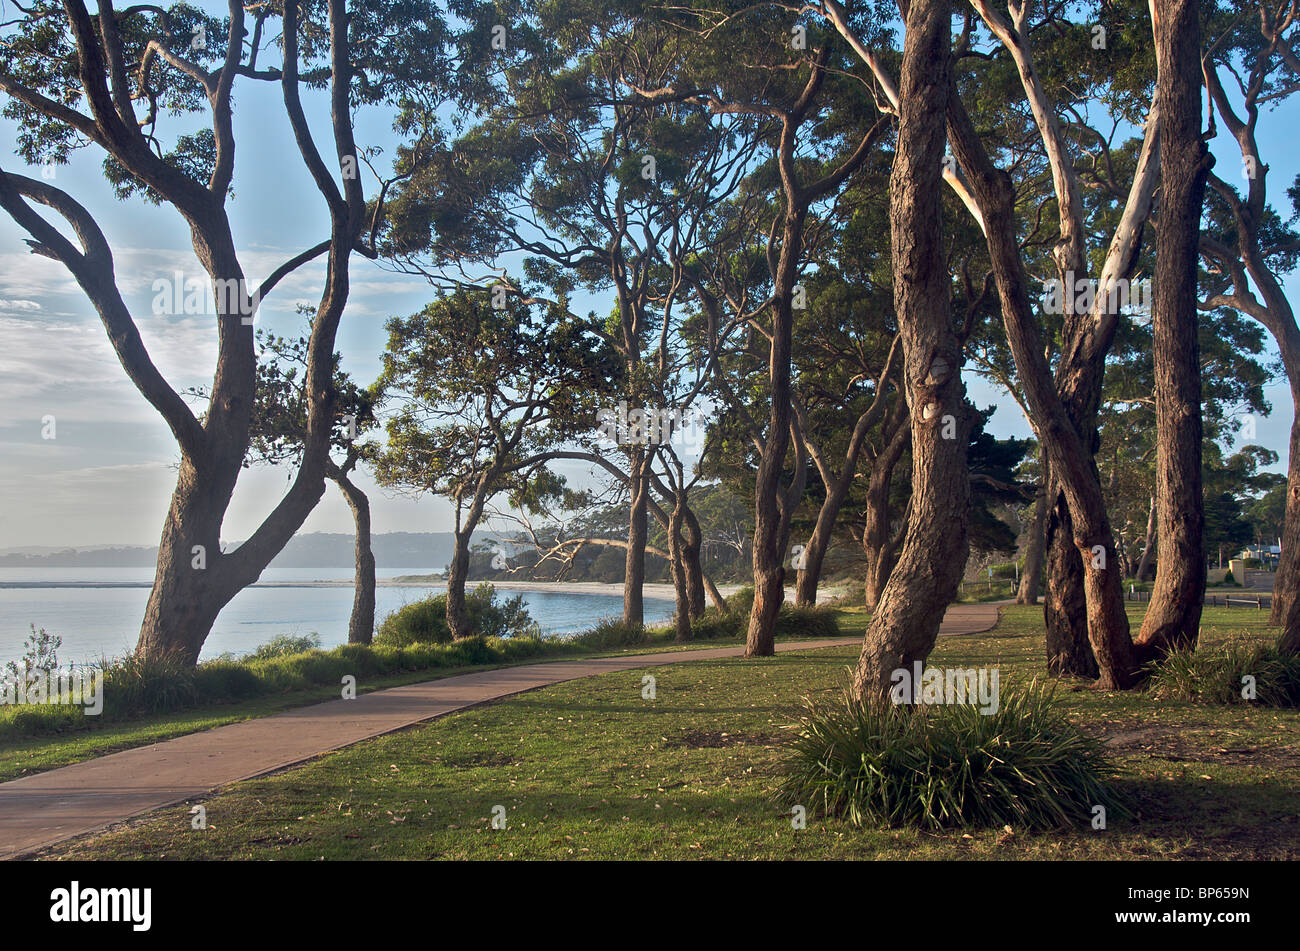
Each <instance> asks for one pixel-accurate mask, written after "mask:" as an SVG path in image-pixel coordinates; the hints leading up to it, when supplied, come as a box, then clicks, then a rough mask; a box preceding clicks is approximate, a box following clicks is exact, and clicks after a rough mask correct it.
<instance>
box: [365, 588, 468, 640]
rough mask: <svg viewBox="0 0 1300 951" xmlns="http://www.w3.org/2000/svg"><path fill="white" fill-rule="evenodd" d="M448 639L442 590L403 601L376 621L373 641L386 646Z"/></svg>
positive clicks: (445, 601)
mask: <svg viewBox="0 0 1300 951" xmlns="http://www.w3.org/2000/svg"><path fill="white" fill-rule="evenodd" d="M467 600H468V599H467ZM450 640H451V628H450V627H448V626H447V596H446V595H445V594H439V595H434V596H433V597H430V598H422V599H421V600H419V601H412V602H411V603H410V604H405V605H403V606H402V607H400V608H398V609H397V610H396V611H394V612H392V613H391V614H389V615H388V616H387V617H386V618H384V619H383V620H382V621H381V622H379V628H378V630H377V631H376V632H375V643H376V644H380V645H383V646H386V647H406V646H408V645H410V644H445V643H447V642H448V641H450Z"/></svg>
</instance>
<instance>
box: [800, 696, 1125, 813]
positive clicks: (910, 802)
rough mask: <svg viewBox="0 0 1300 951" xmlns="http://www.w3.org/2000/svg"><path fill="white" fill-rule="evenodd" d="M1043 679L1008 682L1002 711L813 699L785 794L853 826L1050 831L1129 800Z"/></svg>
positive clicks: (1121, 809) (1120, 808)
mask: <svg viewBox="0 0 1300 951" xmlns="http://www.w3.org/2000/svg"><path fill="white" fill-rule="evenodd" d="M1053 694H1054V691H1053V690H1051V689H1048V688H1045V687H1043V686H1041V685H1039V684H1037V683H1035V684H1033V685H1031V686H1030V687H1029V688H1028V689H1023V690H1003V691H1002V695H1001V697H1000V702H999V704H998V708H997V710H996V712H993V713H989V714H983V713H981V712H980V709H979V708H978V707H976V706H974V705H971V704H937V705H930V706H917V707H912V706H903V705H895V704H891V703H888V702H868V703H862V702H857V701H855V700H853V699H852V698H851V697H849V696H848V695H847V693H846V694H845V695H844V696H843V697H841V699H840V700H839V701H838V702H835V703H831V704H816V703H812V704H810V705H809V706H808V708H807V710H806V713H805V716H804V718H803V722H802V728H801V730H800V732H799V735H798V737H797V739H796V740H795V742H794V744H793V745H792V748H791V751H790V753H789V754H788V756H787V759H786V760H785V763H784V772H785V779H784V781H783V784H782V786H781V796H782V798H783V799H784V800H785V801H786V802H788V803H790V804H802V805H804V806H805V807H807V808H808V810H809V812H816V813H818V814H821V815H825V816H839V817H842V818H844V819H847V820H848V821H849V822H850V823H851V824H853V825H855V826H863V825H875V826H886V827H899V826H910V827H916V828H921V829H930V830H936V829H949V828H962V827H999V826H1004V825H1011V826H1015V827H1018V828H1028V829H1053V828H1061V827H1066V826H1075V827H1077V826H1080V825H1086V824H1089V823H1091V821H1092V820H1093V817H1094V807H1095V806H1104V807H1105V809H1106V813H1107V815H1108V817H1114V816H1119V815H1125V814H1126V813H1127V809H1126V807H1125V805H1124V803H1123V802H1122V800H1121V799H1120V798H1119V796H1118V795H1117V794H1116V792H1115V791H1114V790H1113V789H1112V787H1111V784H1110V780H1111V779H1113V778H1114V777H1115V775H1117V768H1116V767H1115V766H1113V765H1112V763H1111V761H1110V760H1109V759H1108V758H1107V756H1106V755H1105V753H1104V752H1103V750H1102V747H1101V744H1100V742H1099V741H1097V740H1096V739H1095V738H1092V737H1089V736H1088V735H1086V734H1084V733H1083V732H1081V731H1080V730H1079V729H1078V728H1077V727H1075V726H1073V725H1072V724H1071V723H1070V721H1069V720H1068V719H1067V718H1066V716H1065V714H1064V712H1063V711H1062V710H1061V708H1060V706H1059V705H1057V704H1055V703H1054V696H1053Z"/></svg>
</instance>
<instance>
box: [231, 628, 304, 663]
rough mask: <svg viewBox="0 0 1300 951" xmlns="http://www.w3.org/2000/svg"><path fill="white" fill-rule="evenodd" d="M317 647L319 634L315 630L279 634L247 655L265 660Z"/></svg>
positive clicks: (250, 658) (250, 657) (300, 652)
mask: <svg viewBox="0 0 1300 951" xmlns="http://www.w3.org/2000/svg"><path fill="white" fill-rule="evenodd" d="M319 649H320V635H319V634H317V633H316V632H315V631H312V632H311V633H310V634H302V635H299V636H294V635H292V634H281V635H280V636H278V637H274V638H272V639H271V640H269V641H267V642H266V643H265V644H262V645H261V646H259V647H257V648H256V649H255V650H253V651H252V652H251V653H250V654H249V655H248V659H249V660H265V659H266V658H268V657H284V656H286V655H288V654H302V653H304V652H306V651H314V650H319Z"/></svg>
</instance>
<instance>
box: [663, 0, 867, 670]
mask: <svg viewBox="0 0 1300 951" xmlns="http://www.w3.org/2000/svg"><path fill="white" fill-rule="evenodd" d="M675 9H676V8H675ZM677 12H679V13H680V15H681V17H682V21H681V22H682V26H683V29H686V30H690V31H693V32H694V34H695V35H697V36H698V37H699V42H700V43H701V44H702V45H704V46H705V48H707V49H708V51H709V54H710V55H709V56H708V57H696V58H695V59H694V60H692V61H691V64H690V65H691V69H690V71H689V73H688V74H687V75H684V76H683V77H682V78H681V81H680V83H679V84H678V85H676V86H671V85H668V84H662V85H661V86H660V88H659V89H658V90H656V92H657V93H660V94H663V95H670V96H680V97H682V98H683V99H684V100H685V101H688V102H691V103H695V104H699V105H702V106H704V107H707V109H708V110H709V111H710V112H711V113H714V114H731V115H740V116H749V117H753V119H754V120H755V121H756V122H758V124H759V127H760V129H761V130H762V134H763V146H764V150H765V152H767V153H768V154H770V156H771V158H770V160H768V161H767V162H766V163H765V165H764V166H763V167H762V168H760V169H757V170H756V171H755V172H754V175H753V176H751V179H750V183H749V184H750V185H751V190H753V191H755V192H756V193H758V194H760V195H771V196H774V200H771V199H769V201H771V214H770V217H768V218H767V219H766V220H765V221H763V224H762V231H761V232H760V233H765V234H766V239H765V241H764V240H761V239H760V240H759V241H757V242H755V241H754V239H753V237H752V236H747V235H744V234H739V235H737V236H736V240H737V246H738V250H739V252H740V262H743V263H742V267H744V266H745V264H749V263H752V261H753V259H754V256H753V251H754V250H758V252H759V254H760V255H761V257H760V258H759V260H763V261H765V263H766V268H767V273H766V275H765V277H764V278H762V279H760V280H758V281H754V280H753V277H754V275H753V274H752V269H748V270H750V272H751V273H748V274H746V275H745V276H744V277H743V278H742V279H741V280H739V281H735V280H732V279H730V278H733V277H734V275H732V274H729V273H728V272H729V271H730V270H731V269H732V267H733V264H734V263H740V262H737V259H736V257H735V256H734V255H733V256H722V257H718V256H714V258H713V267H712V268H710V269H707V270H706V271H704V272H703V273H701V274H700V275H699V276H698V277H697V281H696V285H697V286H696V292H697V294H698V295H699V299H700V302H701V305H702V306H704V307H706V308H716V309H718V310H720V311H722V312H725V313H726V314H727V315H728V316H729V317H730V318H732V319H740V320H743V321H744V322H745V323H746V324H747V325H748V326H749V328H750V329H751V333H750V336H749V338H748V343H750V344H754V343H756V342H757V337H761V338H762V339H763V340H764V341H766V346H765V347H763V346H762V345H761V344H760V345H759V347H758V349H759V350H765V353H766V356H765V362H766V364H767V371H766V373H767V380H766V383H765V388H766V391H767V400H766V403H767V405H766V407H765V410H766V411H765V412H764V413H762V414H761V415H762V416H765V417H766V420H765V421H764V422H763V423H761V424H760V425H756V426H747V427H746V428H747V429H748V430H749V432H750V435H751V438H752V439H753V440H754V442H755V446H756V449H757V470H756V475H755V487H754V513H755V518H754V547H753V569H754V587H755V596H754V605H753V609H752V612H751V614H750V619H749V628H748V631H747V634H746V648H745V653H746V656H750V657H753V656H766V655H770V654H772V653H773V650H774V645H773V637H774V634H775V628H776V619H777V615H778V613H779V611H780V608H781V604H782V602H783V600H784V597H785V590H784V584H785V575H786V569H785V558H786V550H787V548H788V546H789V540H790V520H791V517H792V514H793V508H794V506H795V505H796V504H797V502H798V501H799V499H800V498H801V497H802V494H803V480H804V479H805V478H806V459H805V453H804V446H803V443H802V440H801V439H800V438H799V433H798V419H797V417H796V416H795V414H794V411H793V408H792V404H791V386H792V369H791V355H792V328H793V325H794V313H795V310H796V309H797V308H798V307H800V306H801V305H802V300H803V299H804V293H803V289H802V286H801V285H800V280H801V276H802V271H803V268H804V266H805V264H806V255H805V247H804V242H805V238H806V230H807V229H808V228H809V226H810V225H811V226H813V227H816V225H817V221H818V218H819V216H820V215H823V214H825V213H826V206H827V205H829V204H831V203H833V201H834V199H835V197H836V195H837V194H838V193H839V192H840V190H841V189H842V188H843V186H844V185H845V183H846V182H847V180H848V179H849V177H850V176H851V175H853V173H854V172H856V171H857V170H858V169H859V168H860V167H861V165H862V164H863V162H865V161H866V159H867V157H868V156H869V155H870V154H871V152H872V150H873V149H874V148H875V146H876V145H877V144H878V143H879V142H880V141H882V140H883V138H884V136H885V134H886V133H887V124H886V123H885V122H879V123H877V124H875V125H873V126H871V127H870V128H868V129H867V130H866V131H865V132H864V131H863V130H862V128H861V126H860V123H856V122H851V121H846V120H845V119H844V116H846V115H847V114H848V112H849V111H851V108H852V107H848V106H844V107H843V108H841V109H840V110H839V111H828V110H827V106H828V103H830V102H831V101H837V102H840V103H841V104H845V103H854V104H855V106H857V105H861V103H862V102H863V101H864V97H865V95H866V91H865V88H864V87H863V84H862V83H861V82H860V80H859V79H858V78H857V77H853V76H851V75H847V74H846V73H845V72H844V70H843V69H842V65H843V59H844V52H845V51H844V50H843V48H842V46H841V44H840V43H839V41H838V39H837V38H836V37H835V36H834V35H833V34H832V33H830V32H829V31H826V30H820V31H819V30H818V28H817V25H816V24H805V23H801V22H794V21H792V19H791V18H790V17H788V16H786V15H785V14H783V13H780V12H777V11H772V10H769V9H765V8H763V6H761V5H760V6H759V7H755V8H753V9H750V10H746V11H744V13H745V15H743V16H735V17H733V16H731V15H730V14H731V13H732V12H733V11H732V10H731V9H730V8H727V9H718V8H713V7H708V6H706V5H702V4H701V5H697V6H695V7H694V8H692V9H690V10H678V11H677ZM755 183H757V187H756V188H754V187H753V186H754V185H755ZM741 197H742V200H743V196H741ZM755 245H757V248H756V247H755ZM735 286H740V287H741V288H743V292H744V293H743V296H742V298H741V299H737V297H736V295H735V294H734V293H731V292H730V291H731V290H732V289H734V287H735ZM756 287H757V288H761V289H762V290H761V291H760V292H759V293H757V294H754V295H753V296H749V295H750V293H751V292H753V291H754V290H755V288H756ZM762 291H765V292H766V293H763V292H762ZM756 335H757V337H756ZM792 448H793V449H794V456H795V475H794V478H793V479H791V480H789V481H787V480H786V479H785V478H784V474H785V471H786V465H787V458H788V456H789V455H790V453H791V449H792Z"/></svg>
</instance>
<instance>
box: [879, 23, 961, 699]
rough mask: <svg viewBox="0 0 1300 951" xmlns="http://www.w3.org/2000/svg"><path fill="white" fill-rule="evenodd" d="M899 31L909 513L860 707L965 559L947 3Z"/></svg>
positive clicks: (893, 206)
mask: <svg viewBox="0 0 1300 951" xmlns="http://www.w3.org/2000/svg"><path fill="white" fill-rule="evenodd" d="M904 19H905V23H904V33H903V59H902V64H901V67H900V83H899V95H898V136H897V145H896V147H895V153H894V166H893V171H892V174H891V176H890V190H889V197H890V215H889V217H890V239H891V240H890V248H891V255H892V259H893V272H894V273H893V291H894V312H895V314H896V315H897V320H898V326H899V331H900V333H901V335H902V339H903V356H904V370H903V374H904V384H903V385H904V388H905V390H904V391H905V392H906V394H907V404H908V408H909V412H910V425H911V434H912V502H911V513H910V516H909V518H908V529H907V535H906V537H905V539H904V541H903V546H902V550H901V552H900V553H899V556H898V563H897V564H896V565H895V566H894V569H893V572H892V573H891V574H890V576H889V581H888V582H887V583H886V585H885V590H884V592H883V594H882V596H881V598H880V603H879V604H878V605H877V607H876V610H875V612H874V613H873V615H872V618H871V623H870V624H869V625H868V627H867V632H866V636H865V638H864V639H863V645H862V652H861V655H860V657H859V660H858V666H857V670H856V671H855V673H854V675H853V689H854V692H855V693H856V694H857V696H859V697H862V698H870V699H883V698H884V697H886V696H888V695H889V692H890V689H891V686H893V683H892V680H893V678H892V673H893V671H896V670H898V669H900V668H902V669H910V668H911V666H912V664H913V663H923V662H924V661H925V659H926V658H927V657H928V656H929V654H930V651H931V650H932V649H933V647H934V644H935V640H936V638H937V637H938V634H939V624H940V622H941V621H942V620H943V615H944V612H945V611H946V610H947V607H948V604H949V603H950V602H951V601H952V600H953V598H954V597H955V596H956V594H957V587H958V584H959V583H960V581H961V577H962V572H963V571H964V569H965V565H966V556H967V554H968V551H969V536H968V512H967V500H968V499H969V496H970V479H969V475H968V472H967V466H966V454H967V441H968V436H969V433H970V428H971V422H972V420H971V416H972V414H971V413H970V412H969V411H968V408H967V404H966V401H965V386H964V384H963V383H962V377H961V364H962V347H961V342H960V340H959V338H958V335H957V332H956V328H955V327H954V324H953V315H952V305H951V284H952V282H951V278H950V275H949V270H948V260H947V256H946V255H945V253H944V247H943V238H944V233H943V223H942V213H941V197H940V188H941V182H942V175H943V152H944V115H945V112H946V106H947V101H948V98H949V95H950V86H951V79H950V75H951V71H952V50H951V8H950V5H949V3H948V2H947V0H911V3H910V4H909V5H908V9H907V12H906V16H905V18H904ZM905 699H908V700H911V699H913V698H912V697H910V696H909V697H907V698H905Z"/></svg>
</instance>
